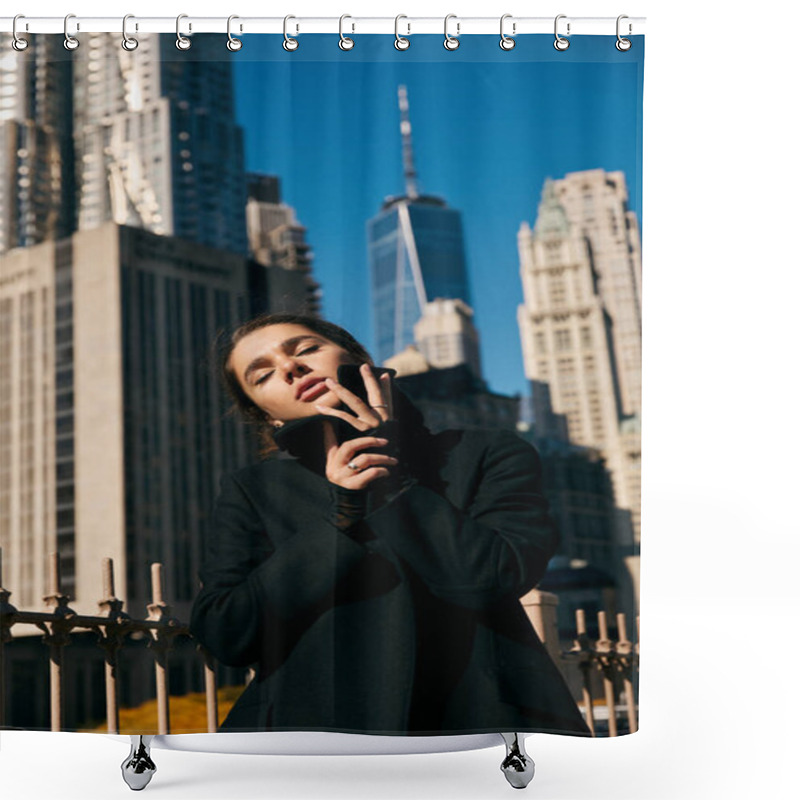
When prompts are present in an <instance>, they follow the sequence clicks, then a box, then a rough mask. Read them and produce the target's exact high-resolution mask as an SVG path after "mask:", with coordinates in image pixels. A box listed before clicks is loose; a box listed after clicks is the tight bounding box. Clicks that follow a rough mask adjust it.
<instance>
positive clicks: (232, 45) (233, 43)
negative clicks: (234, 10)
mask: <svg viewBox="0 0 800 800" xmlns="http://www.w3.org/2000/svg"><path fill="white" fill-rule="evenodd" d="M235 19H239V17H238V16H237V15H236V14H231V15H230V16H229V17H228V41H227V42H225V47H227V48H228V50H230V51H231V53H237V52H239V50H241V49H242V47H243V43H242V40H241V39H237V38H236V37H235V36H234V35H233V34H232V33H231V23H232V22H233V21H234V20H235ZM239 30H240V31H241V27H240V28H239Z"/></svg>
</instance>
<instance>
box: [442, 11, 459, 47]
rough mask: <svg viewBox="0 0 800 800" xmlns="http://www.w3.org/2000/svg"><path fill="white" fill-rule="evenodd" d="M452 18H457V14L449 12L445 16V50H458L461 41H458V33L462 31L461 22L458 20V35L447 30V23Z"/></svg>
mask: <svg viewBox="0 0 800 800" xmlns="http://www.w3.org/2000/svg"><path fill="white" fill-rule="evenodd" d="M451 19H455V20H457V19H458V17H457V16H456V15H455V14H448V15H447V16H446V17H445V18H444V49H445V50H458V46H459V45H460V44H461V42H459V41H458V38H457V37H458V35H459V33H460V32H461V23H460V22H456V35H455V36H451V35H450V34H449V33H448V32H447V23H448V22H450V20H451Z"/></svg>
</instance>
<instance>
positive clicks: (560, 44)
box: [553, 14, 570, 51]
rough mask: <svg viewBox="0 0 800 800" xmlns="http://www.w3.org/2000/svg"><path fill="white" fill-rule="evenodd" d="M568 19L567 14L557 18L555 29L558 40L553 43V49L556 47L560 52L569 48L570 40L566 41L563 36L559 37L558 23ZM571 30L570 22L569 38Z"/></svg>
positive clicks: (568, 26)
mask: <svg viewBox="0 0 800 800" xmlns="http://www.w3.org/2000/svg"><path fill="white" fill-rule="evenodd" d="M566 18H567V15H566V14H559V15H558V16H557V17H556V22H555V27H554V30H555V34H556V40H555V41H554V42H553V47H555V49H556V50H560V51H564V50H566V49H567V48H568V47H569V39H565V38H564V37H563V36H559V35H558V21H559V20H560V19H566ZM569 28H570V24H569V22H567V36H569Z"/></svg>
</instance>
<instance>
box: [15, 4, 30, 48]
mask: <svg viewBox="0 0 800 800" xmlns="http://www.w3.org/2000/svg"><path fill="white" fill-rule="evenodd" d="M21 19H25V15H24V14H17V15H16V16H15V17H14V24H13V27H12V34H13V36H14V38H13V39H12V40H11V46H12V47H13V48H14V49H15V50H16V51H17V52H18V53H21V52H22V51H23V50H27V49H28V45H29V44H30V42H29V41H28V40H27V39H25V38H23V37H22V36H20V35H19V33H18V32H17V22H18V20H21Z"/></svg>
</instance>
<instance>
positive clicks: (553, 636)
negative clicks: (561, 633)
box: [520, 589, 562, 669]
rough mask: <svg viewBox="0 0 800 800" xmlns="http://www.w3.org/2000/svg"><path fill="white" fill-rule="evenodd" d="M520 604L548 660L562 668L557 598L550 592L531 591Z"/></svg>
mask: <svg viewBox="0 0 800 800" xmlns="http://www.w3.org/2000/svg"><path fill="white" fill-rule="evenodd" d="M520 602H521V603H522V607H523V608H524V609H525V613H526V614H527V615H528V619H529V620H530V621H531V624H532V625H533V629H534V630H535V631H536V635H537V636H538V637H539V639H540V640H541V642H542V644H543V645H544V646H545V648H546V649H547V652H548V654H549V655H550V658H552V659H553V662H554V663H555V664H557V665H558V667H559V669H561V668H562V662H561V646H560V643H559V639H558V597H556V595H554V594H552V593H551V592H543V591H541V590H539V589H532V590H531V591H530V592H528V593H527V594H526V595H524V596H523V597H522V598H521V599H520Z"/></svg>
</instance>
